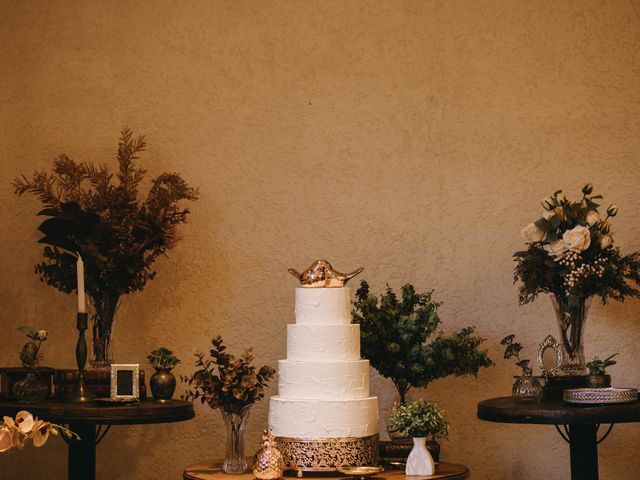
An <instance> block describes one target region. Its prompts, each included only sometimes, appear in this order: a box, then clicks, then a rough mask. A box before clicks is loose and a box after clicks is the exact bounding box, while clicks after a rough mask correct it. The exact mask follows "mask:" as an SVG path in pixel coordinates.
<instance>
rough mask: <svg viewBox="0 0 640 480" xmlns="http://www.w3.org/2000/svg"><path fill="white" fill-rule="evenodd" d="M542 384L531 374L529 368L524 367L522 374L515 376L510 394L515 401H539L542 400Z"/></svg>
mask: <svg viewBox="0 0 640 480" xmlns="http://www.w3.org/2000/svg"><path fill="white" fill-rule="evenodd" d="M542 393H543V390H542V385H541V384H540V381H539V380H538V379H537V378H536V377H534V376H533V375H532V374H531V369H530V368H525V369H524V370H523V371H522V375H521V376H519V377H516V381H515V382H514V384H513V388H512V390H511V395H512V396H513V398H514V399H515V400H516V401H517V402H540V401H541V400H542Z"/></svg>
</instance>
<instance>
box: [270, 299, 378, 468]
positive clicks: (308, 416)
mask: <svg viewBox="0 0 640 480" xmlns="http://www.w3.org/2000/svg"><path fill="white" fill-rule="evenodd" d="M295 315H296V323H295V324H290V325H288V326H287V358H286V360H280V361H279V362H278V372H279V381H278V395H277V396H274V397H271V399H270V403H269V427H270V428H271V429H272V431H273V434H274V436H275V437H276V440H277V441H279V442H280V443H281V446H282V443H283V442H284V443H285V445H284V448H285V450H287V448H289V451H288V452H285V459H286V458H287V456H289V457H290V458H289V464H290V465H289V466H290V467H291V468H296V469H299V470H314V469H315V470H323V469H328V468H331V467H335V466H339V465H330V464H327V461H328V462H329V463H331V462H334V463H336V464H340V463H341V464H352V465H353V464H358V463H353V462H360V463H359V464H362V462H364V463H365V464H366V463H369V462H374V461H375V460H376V459H377V451H376V449H377V434H378V399H377V397H372V396H370V395H369V361H368V360H362V359H361V358H360V325H357V324H352V323H351V301H350V289H349V288H348V287H339V288H304V287H300V288H297V289H296V309H295ZM345 442H351V443H350V444H349V446H348V448H347V447H346V445H347V444H346V443H345ZM287 444H288V445H287ZM292 445H293V446H292ZM295 445H297V447H296V446H295ZM301 445H302V446H301ZM340 446H342V447H345V448H343V449H342V450H344V451H345V452H346V451H348V450H349V449H351V451H353V449H354V448H355V450H356V451H355V452H354V453H353V455H351V456H349V454H346V458H343V457H344V455H342V456H341V455H340V454H339V452H336V449H337V450H338V451H339V450H340ZM323 449H325V450H327V449H333V450H332V451H327V452H323V451H322V450H323ZM300 450H304V452H301V451H300ZM337 453H338V454H337ZM314 455H315V458H311V457H313V456H314ZM327 455H328V456H329V457H330V458H332V460H327V458H328V457H327V458H324V457H326V456H327ZM300 456H303V457H305V458H297V457H300ZM310 456H311V457H310ZM291 457H293V458H291ZM317 466H320V467H321V468H313V467H317ZM304 467H306V468H304Z"/></svg>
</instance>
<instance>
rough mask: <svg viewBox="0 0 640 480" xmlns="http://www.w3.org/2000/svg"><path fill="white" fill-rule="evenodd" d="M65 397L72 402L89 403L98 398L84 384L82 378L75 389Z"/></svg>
mask: <svg viewBox="0 0 640 480" xmlns="http://www.w3.org/2000/svg"><path fill="white" fill-rule="evenodd" d="M65 399H66V400H67V402H70V403H88V402H93V401H94V400H95V399H96V396H95V395H94V394H93V393H91V392H90V391H89V389H88V388H87V387H86V386H85V385H84V381H83V380H80V381H79V382H78V384H77V385H76V387H75V388H74V389H73V391H72V392H71V393H69V395H67V396H66V397H65Z"/></svg>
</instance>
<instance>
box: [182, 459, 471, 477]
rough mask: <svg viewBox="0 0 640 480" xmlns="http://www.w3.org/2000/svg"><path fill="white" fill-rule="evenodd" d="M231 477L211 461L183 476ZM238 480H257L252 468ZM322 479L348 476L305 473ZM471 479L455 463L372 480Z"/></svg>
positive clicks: (217, 462)
mask: <svg viewBox="0 0 640 480" xmlns="http://www.w3.org/2000/svg"><path fill="white" fill-rule="evenodd" d="M230 476H231V475H228V474H226V473H224V472H223V471H222V460H209V461H204V462H199V463H194V464H193V465H190V466H188V467H187V468H186V469H185V470H184V472H183V474H182V478H183V480H226V479H228V478H229V477H230ZM233 477H234V478H235V479H237V480H255V475H253V473H252V472H251V468H249V470H248V471H247V472H246V473H244V474H241V475H233ZM307 477H308V478H314V479H316V478H321V479H322V480H344V479H345V478H346V476H345V475H344V474H342V473H339V472H323V473H308V474H307V473H305V474H303V478H307ZM284 478H285V479H287V478H291V479H295V478H296V477H295V472H286V474H285V477H284ZM467 478H469V469H468V468H467V467H465V466H464V465H458V464H455V463H445V462H439V463H436V472H435V473H434V474H433V475H429V476H411V477H408V476H406V475H405V473H404V470H385V471H384V472H382V473H380V474H378V475H376V476H375V477H372V480H409V479H410V480H465V479H467Z"/></svg>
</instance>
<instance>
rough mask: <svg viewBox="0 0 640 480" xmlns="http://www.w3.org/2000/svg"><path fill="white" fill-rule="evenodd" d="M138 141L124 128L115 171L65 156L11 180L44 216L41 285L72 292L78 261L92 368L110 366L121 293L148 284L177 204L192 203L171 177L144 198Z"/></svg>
mask: <svg viewBox="0 0 640 480" xmlns="http://www.w3.org/2000/svg"><path fill="white" fill-rule="evenodd" d="M145 149H146V142H145V138H144V136H142V135H138V136H137V137H135V136H134V134H133V132H132V131H131V130H130V129H128V128H125V129H123V130H122V133H121V136H120V142H119V144H118V151H117V160H118V169H117V170H116V171H115V172H112V171H111V170H110V169H109V167H108V166H107V165H94V164H91V163H86V162H82V163H77V162H76V161H74V160H73V159H72V158H71V157H69V156H68V155H66V154H61V155H59V156H58V157H57V158H56V159H55V160H54V162H53V172H51V173H48V172H46V171H36V172H35V173H34V174H33V175H32V176H31V178H27V177H26V176H25V175H22V176H19V177H17V178H15V179H14V181H13V187H14V189H15V193H16V194H17V195H23V194H25V193H31V194H33V195H35V196H36V197H37V198H38V200H39V201H40V202H41V203H42V205H43V207H44V209H42V210H41V211H40V212H38V215H40V216H43V217H46V218H45V220H44V221H43V222H42V223H41V224H40V226H39V227H38V229H39V230H40V232H41V233H42V234H43V237H42V238H41V239H40V240H39V243H41V244H44V245H45V246H44V248H43V251H42V254H43V257H44V258H43V260H42V261H41V262H39V263H38V264H36V267H35V271H36V273H37V274H38V275H39V276H40V280H41V281H42V282H44V283H46V284H48V285H51V286H53V287H55V288H57V289H58V290H60V291H61V292H64V293H71V292H72V291H74V290H76V289H77V277H76V263H77V260H78V256H80V257H81V258H82V260H83V261H84V269H85V270H84V280H85V288H86V293H87V295H88V296H89V300H90V303H91V306H92V312H91V320H92V333H93V339H92V342H91V345H92V352H93V354H92V360H91V364H92V365H93V366H94V367H96V368H99V367H106V366H108V365H109V364H110V363H112V349H111V338H112V337H111V334H112V331H113V323H114V319H115V316H116V311H117V308H118V305H119V302H120V298H121V297H122V295H126V294H129V293H133V292H137V291H141V290H142V289H143V288H144V287H145V285H146V284H147V282H149V281H150V280H152V279H153V278H155V276H156V272H155V271H154V270H153V264H154V263H155V261H156V260H157V259H158V258H160V257H161V256H163V255H164V254H165V253H166V252H167V250H169V249H171V248H173V247H174V246H175V245H176V243H177V241H178V238H179V237H178V234H177V227H178V225H179V224H181V223H185V222H186V221H187V217H188V215H189V213H190V212H189V209H188V208H183V207H182V206H181V203H182V202H183V201H192V200H195V199H196V198H197V193H198V192H197V190H195V189H193V188H191V187H190V186H189V185H188V184H187V183H186V182H185V181H184V180H183V179H182V177H180V175H178V174H177V173H163V174H161V175H159V176H157V177H156V178H155V179H153V180H151V187H150V189H149V192H148V194H147V195H146V197H144V198H142V197H141V196H140V187H141V184H142V181H143V180H144V178H145V174H146V170H145V169H143V168H142V167H140V166H138V165H137V164H136V160H138V158H139V154H140V153H141V152H143V151H144V150H145Z"/></svg>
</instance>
